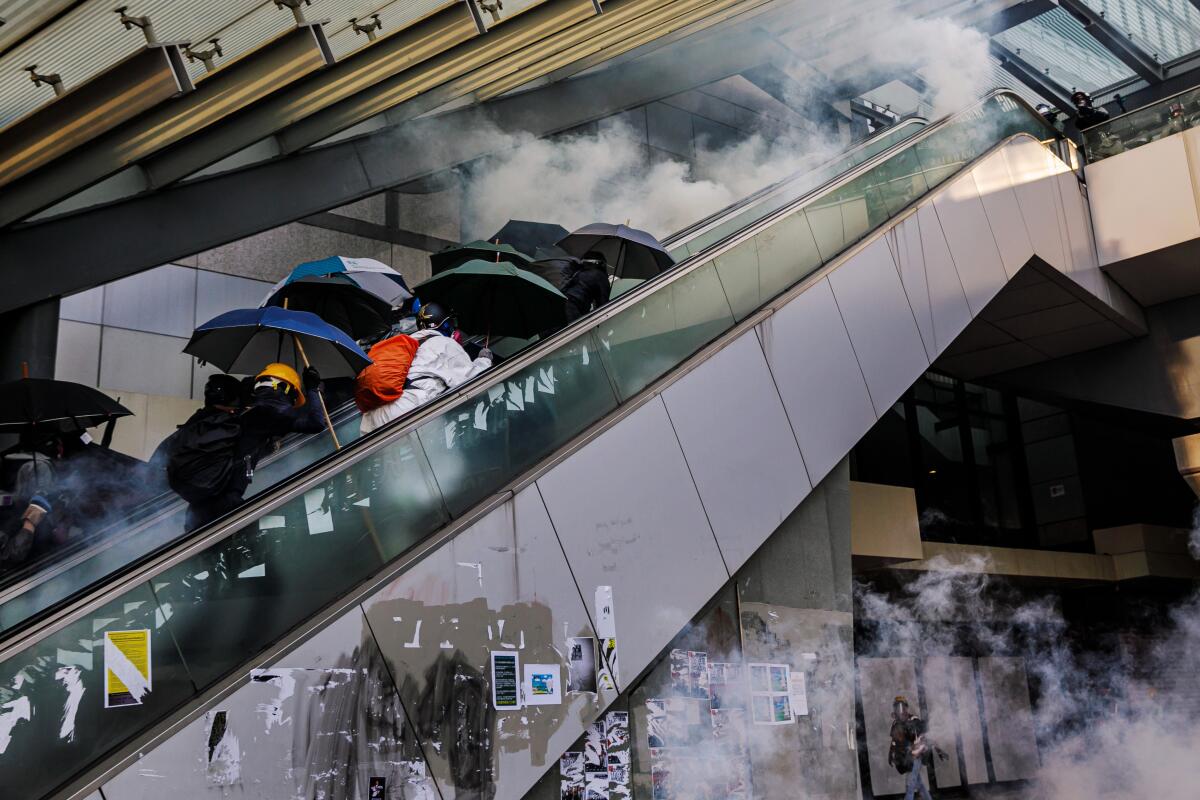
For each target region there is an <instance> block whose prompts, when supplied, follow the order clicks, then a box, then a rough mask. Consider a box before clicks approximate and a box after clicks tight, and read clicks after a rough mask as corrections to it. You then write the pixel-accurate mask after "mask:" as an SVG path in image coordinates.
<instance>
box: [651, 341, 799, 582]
mask: <svg viewBox="0 0 1200 800" xmlns="http://www.w3.org/2000/svg"><path fill="white" fill-rule="evenodd" d="M663 401H664V402H665V403H666V406H667V413H668V414H670V417H671V424H672V425H674V427H675V433H676V435H677V436H678V437H679V444H680V446H682V448H683V455H684V458H686V459H687V462H688V466H689V467H690V468H691V471H692V477H693V478H695V479H696V488H697V489H698V490H699V492H700V499H701V500H702V501H703V502H704V509H705V511H706V512H707V513H708V520H709V522H710V523H711V524H712V528H713V532H714V533H715V534H716V537H717V543H718V544H719V545H720V547H721V554H722V555H723V556H724V557H725V564H726V566H728V568H729V571H730V572H735V571H737V569H738V568H739V567H741V566H742V564H744V563H746V559H748V558H749V557H750V556H751V555H752V554H753V553H754V552H755V551H756V550H757V549H758V548H759V546H760V545H761V544H762V543H763V542H764V541H766V539H767V537H768V536H770V535H771V534H772V533H773V532H774V531H775V530H776V529H777V528H778V527H779V524H780V523H781V522H782V521H783V520H784V519H785V518H786V517H787V516H788V515H789V514H790V513H791V512H792V511H793V510H794V509H795V508H796V506H797V505H799V504H800V501H801V500H803V499H804V498H805V497H806V496H807V495H808V493H809V491H810V490H811V488H812V486H811V484H810V483H809V481H808V473H807V472H806V471H805V469H804V460H803V459H802V458H801V456H800V448H799V446H797V444H796V437H795V435H794V434H793V433H792V429H791V426H790V425H789V424H788V419H787V414H786V413H785V412H784V410H783V402H782V401H781V400H780V399H779V392H778V390H777V389H776V388H775V382H774V381H773V380H772V379H771V371H770V370H769V369H768V368H767V360H766V357H765V356H764V355H763V352H762V346H761V345H760V343H759V341H758V337H757V335H755V333H754V331H750V332H748V333H745V334H743V335H742V336H741V337H740V338H738V339H737V340H736V341H734V342H733V343H731V344H730V345H729V346H727V347H726V348H725V349H723V350H721V351H720V352H719V353H717V354H716V355H715V356H713V357H712V358H711V359H709V360H708V361H706V362H704V363H703V364H701V365H700V366H699V367H697V368H696V369H694V370H692V371H691V372H689V373H688V374H687V375H685V376H684V377H683V378H681V379H680V380H678V381H677V382H675V383H674V384H672V385H671V386H669V387H668V388H667V390H666V391H665V392H663Z"/></svg>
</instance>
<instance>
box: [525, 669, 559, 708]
mask: <svg viewBox="0 0 1200 800" xmlns="http://www.w3.org/2000/svg"><path fill="white" fill-rule="evenodd" d="M524 693H525V705H527V706H556V705H558V704H559V703H561V702H562V668H561V667H560V666H559V665H558V664H526V665H525V684H524Z"/></svg>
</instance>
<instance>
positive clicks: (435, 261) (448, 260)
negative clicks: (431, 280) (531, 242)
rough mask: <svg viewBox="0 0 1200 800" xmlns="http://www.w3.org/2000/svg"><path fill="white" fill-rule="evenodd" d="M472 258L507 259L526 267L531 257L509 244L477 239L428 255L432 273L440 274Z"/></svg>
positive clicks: (531, 260)
mask: <svg viewBox="0 0 1200 800" xmlns="http://www.w3.org/2000/svg"><path fill="white" fill-rule="evenodd" d="M473 259H479V260H481V261H493V262H495V261H507V262H509V263H510V264H516V265H517V266H518V267H527V266H529V265H530V263H532V262H533V259H532V258H530V257H529V256H527V255H525V254H524V253H522V252H521V251H520V250H518V249H516V248H515V247H513V246H512V245H511V244H493V243H492V242H485V241H483V240H482V239H477V240H476V241H474V242H467V243H466V244H460V245H455V246H454V247H447V248H446V249H445V250H442V251H439V252H437V253H434V254H433V255H431V256H430V257H429V263H430V264H432V265H433V274H434V275H440V274H441V273H443V272H445V271H446V270H448V269H454V268H455V267H459V266H462V265H463V264H465V263H467V262H468V261H471V260H473Z"/></svg>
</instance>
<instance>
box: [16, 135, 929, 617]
mask: <svg viewBox="0 0 1200 800" xmlns="http://www.w3.org/2000/svg"><path fill="white" fill-rule="evenodd" d="M925 122H926V121H925V120H924V119H921V118H913V119H909V120H905V121H903V122H901V123H898V124H897V125H895V126H893V127H891V128H888V129H886V130H884V131H882V132H880V133H879V134H878V135H876V136H873V137H871V138H869V139H866V140H864V141H861V142H858V143H856V144H855V145H853V146H851V147H849V148H847V149H846V151H845V152H843V153H840V154H838V155H837V156H836V157H834V158H830V159H828V160H826V161H824V162H817V163H814V164H811V165H809V167H808V168H807V169H800V170H798V171H797V172H796V173H795V174H793V175H789V176H788V177H787V178H784V179H782V180H780V181H778V182H776V183H774V184H772V185H770V186H767V187H764V188H763V189H762V190H761V191H758V192H756V193H754V194H753V195H751V196H749V197H747V198H744V199H743V200H742V201H740V202H738V203H737V204H735V205H734V206H733V207H730V208H726V209H722V210H721V211H718V212H715V213H714V214H712V215H710V216H709V217H707V218H705V219H702V220H699V221H697V222H696V223H694V224H693V225H690V226H688V227H687V228H686V229H684V230H682V231H679V232H677V233H676V234H674V235H672V236H671V237H669V238H668V239H667V240H666V241H665V244H666V246H667V247H669V248H671V249H672V250H673V252H674V255H675V257H676V259H683V258H686V257H687V255H688V253H689V250H698V249H702V248H703V247H705V246H707V244H706V243H712V242H716V241H719V240H720V239H723V238H725V236H727V235H728V234H729V233H731V232H733V231H736V230H738V229H740V228H741V227H743V226H745V225H746V224H749V223H750V222H752V221H754V220H756V219H758V218H760V217H761V216H763V215H766V214H768V213H770V212H771V211H774V210H777V209H778V208H780V207H781V206H782V205H785V204H787V203H788V202H790V201H793V200H795V198H796V197H798V196H800V195H801V194H803V193H805V192H806V191H809V190H811V189H813V188H816V187H818V186H820V185H822V184H824V183H826V182H827V181H829V180H830V179H832V178H834V177H836V176H837V175H840V174H842V173H843V172H845V171H846V170H848V169H851V168H852V167H854V166H857V165H858V164H861V163H863V162H864V161H866V160H867V159H869V158H871V157H873V156H874V155H876V154H878V153H880V152H883V151H884V150H886V149H887V148H888V147H891V146H892V145H894V144H896V143H897V142H899V141H901V140H903V139H905V138H907V137H908V136H911V135H913V134H914V133H915V132H916V131H918V130H920V129H921V128H922V127H923V126H924V125H925ZM513 346H516V347H519V346H520V342H518V343H516V344H515V345H513ZM496 349H497V350H498V351H499V350H502V349H503V348H502V347H501V345H496ZM504 352H505V354H506V355H507V353H508V351H507V349H505V350H504ZM332 419H333V422H334V425H335V429H336V430H337V435H338V439H339V441H341V442H352V441H354V440H355V439H357V438H358V436H359V415H358V411H357V409H356V408H355V407H354V404H353V403H347V404H346V405H345V406H343V407H341V408H338V409H334V410H333V412H332ZM333 449H334V448H333V444H332V440H331V439H330V438H329V436H328V435H327V434H325V433H320V434H316V435H313V436H293V437H290V438H289V439H288V440H286V441H285V442H284V443H283V446H282V447H281V449H280V452H279V453H278V454H276V455H274V456H272V457H270V458H268V459H264V461H263V462H262V463H261V464H260V465H259V466H258V468H257V469H256V472H255V476H254V482H253V483H252V485H251V487H250V491H249V493H248V495H249V496H251V497H252V496H254V495H257V494H260V493H262V492H265V491H268V490H270V489H271V488H272V487H274V486H275V485H277V484H278V483H280V482H282V481H285V480H287V479H288V478H289V477H290V476H292V475H294V474H296V473H297V472H299V471H300V470H302V469H304V468H306V467H308V466H310V465H311V464H313V463H315V462H316V461H318V460H319V459H321V458H324V457H325V456H328V455H329V454H330V453H331V452H333ZM186 513H187V507H186V504H185V503H184V502H183V501H182V500H180V499H179V498H178V497H177V496H176V495H175V494H174V493H173V492H171V491H169V490H166V489H165V487H164V493H163V494H162V495H161V496H159V497H156V498H154V499H153V500H151V501H149V502H146V503H143V504H141V505H139V506H138V507H137V508H133V509H127V508H122V509H120V510H115V509H114V511H113V514H112V517H113V518H112V519H111V520H110V521H108V522H104V521H101V522H99V524H97V525H95V526H94V530H93V531H92V532H91V533H90V534H89V535H88V536H87V537H86V538H84V537H81V538H80V539H79V540H77V541H74V542H72V545H71V549H70V550H68V549H66V547H65V546H64V548H61V549H58V550H55V551H54V552H52V553H49V554H47V555H46V556H45V557H44V558H43V559H41V560H39V561H37V562H34V563H31V564H29V565H28V566H27V567H26V568H24V569H23V570H22V571H20V572H18V573H14V574H9V575H5V576H3V580H2V581H0V635H11V634H12V633H13V631H14V630H15V629H18V628H20V627H22V626H24V625H27V624H29V623H30V622H31V621H32V620H33V619H35V618H36V617H37V616H39V615H41V614H44V613H46V612H47V611H49V610H51V609H53V608H54V607H55V606H57V605H58V604H60V603H62V602H64V601H66V600H68V599H70V598H71V597H72V596H74V595H76V594H77V593H79V592H82V591H85V590H87V589H89V588H91V587H92V586H94V585H96V584H98V583H99V582H101V581H103V580H105V579H106V578H108V577H110V576H112V575H115V574H116V573H118V572H120V571H122V570H124V569H127V568H128V567H130V566H131V565H132V564H135V563H137V562H138V561H139V560H141V559H144V558H146V557H148V556H150V555H152V554H153V553H155V552H156V551H158V550H159V549H161V548H163V547H166V546H169V545H171V544H172V543H174V542H176V541H177V540H178V539H179V538H180V537H182V536H183V535H184V534H185V533H186V531H185V518H186ZM6 632H7V633H6Z"/></svg>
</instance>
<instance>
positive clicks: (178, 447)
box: [160, 364, 325, 530]
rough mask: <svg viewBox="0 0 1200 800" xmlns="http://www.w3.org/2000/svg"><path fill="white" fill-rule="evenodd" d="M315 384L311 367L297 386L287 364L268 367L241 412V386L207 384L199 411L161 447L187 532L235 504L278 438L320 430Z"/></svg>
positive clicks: (222, 380) (216, 380)
mask: <svg viewBox="0 0 1200 800" xmlns="http://www.w3.org/2000/svg"><path fill="white" fill-rule="evenodd" d="M320 383H321V377H320V375H319V374H318V373H317V371H316V370H315V369H313V368H312V367H309V368H307V369H305V370H304V377H303V378H301V377H300V376H299V375H297V374H296V370H294V369H293V368H292V367H289V366H288V365H287V364H268V365H267V366H266V367H265V368H264V369H263V370H262V372H260V373H258V375H257V376H256V377H255V379H254V389H253V393H252V395H251V397H250V400H249V403H248V404H247V406H246V407H245V408H244V409H242V408H241V407H240V405H239V404H240V402H241V397H242V383H241V381H239V380H238V379H236V378H233V377H231V376H228V375H214V376H212V377H211V378H209V381H208V383H207V384H206V385H205V390H204V401H205V404H204V408H202V409H200V410H199V411H197V412H196V413H195V414H193V415H192V417H191V418H190V419H188V421H187V422H185V423H184V424H183V425H181V426H180V427H179V430H178V431H176V432H175V433H174V434H172V436H171V437H170V439H168V441H167V442H164V443H163V445H161V446H160V450H164V454H165V461H166V468H167V479H168V481H169V482H170V484H171V488H172V489H174V490H175V492H176V493H177V494H179V496H180V497H182V498H183V499H184V500H186V501H187V502H188V517H187V527H188V529H189V530H191V529H195V528H198V527H200V526H202V525H206V524H208V523H209V522H212V521H213V520H215V519H217V518H218V517H220V516H222V515H223V514H226V513H228V512H229V511H232V510H233V509H234V508H237V506H238V505H240V504H241V502H242V497H243V495H245V492H246V489H247V488H248V487H249V485H250V481H251V480H252V479H253V477H254V468H255V467H256V466H257V464H258V460H259V459H260V458H262V457H263V456H264V455H266V454H267V453H268V452H270V450H271V447H272V445H273V444H274V443H275V442H276V441H277V440H278V439H279V438H280V437H283V436H286V435H287V434H289V433H318V432H320V431H321V430H322V429H323V428H324V424H325V423H324V418H323V416H322V414H321V410H320V408H321V406H320V399H319V398H318V397H317V388H318V387H319V386H320Z"/></svg>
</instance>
